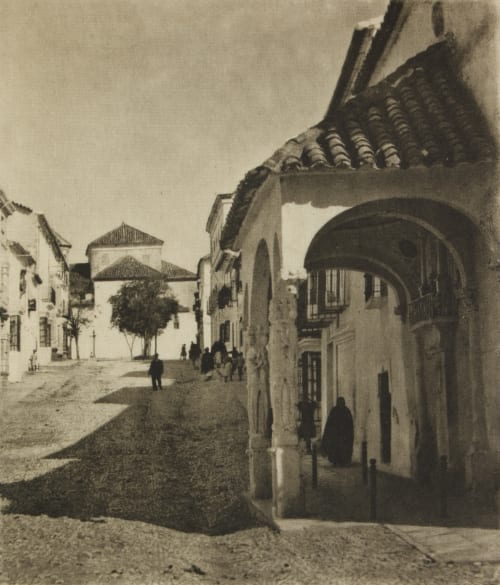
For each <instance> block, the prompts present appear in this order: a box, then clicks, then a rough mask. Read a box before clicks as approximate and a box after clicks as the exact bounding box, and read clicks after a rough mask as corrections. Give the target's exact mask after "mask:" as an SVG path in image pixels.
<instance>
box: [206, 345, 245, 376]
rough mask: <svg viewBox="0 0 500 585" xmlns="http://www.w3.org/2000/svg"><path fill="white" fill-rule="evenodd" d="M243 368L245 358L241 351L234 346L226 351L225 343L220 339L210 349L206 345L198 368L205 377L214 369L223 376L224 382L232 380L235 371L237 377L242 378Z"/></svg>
mask: <svg viewBox="0 0 500 585" xmlns="http://www.w3.org/2000/svg"><path fill="white" fill-rule="evenodd" d="M244 368H245V358H244V357H243V353H242V352H240V351H238V350H237V349H236V347H233V349H232V351H231V352H228V351H227V349H226V344H225V343H224V342H223V341H220V340H219V341H216V342H215V343H214V344H213V345H212V349H211V350H210V349H209V348H208V347H206V348H205V351H204V353H203V355H202V356H201V367H200V370H201V373H202V374H205V375H206V376H207V379H209V378H210V377H211V375H212V372H214V371H215V372H217V374H219V375H220V376H221V378H224V382H228V381H230V380H232V379H233V376H234V374H235V373H236V372H237V373H238V379H239V380H242V379H243V370H244Z"/></svg>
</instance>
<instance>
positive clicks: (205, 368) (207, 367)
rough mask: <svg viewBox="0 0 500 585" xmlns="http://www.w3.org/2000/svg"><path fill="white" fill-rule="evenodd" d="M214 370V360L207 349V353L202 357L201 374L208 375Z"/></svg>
mask: <svg viewBox="0 0 500 585" xmlns="http://www.w3.org/2000/svg"><path fill="white" fill-rule="evenodd" d="M213 369H214V358H213V356H212V354H211V353H210V350H209V349H208V347H206V348H205V353H204V354H203V355H202V356H201V373H202V374H208V373H209V372H211V371H212V370H213Z"/></svg>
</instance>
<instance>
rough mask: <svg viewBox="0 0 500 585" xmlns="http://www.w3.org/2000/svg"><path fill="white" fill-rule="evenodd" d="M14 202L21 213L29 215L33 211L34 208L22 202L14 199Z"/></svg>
mask: <svg viewBox="0 0 500 585" xmlns="http://www.w3.org/2000/svg"><path fill="white" fill-rule="evenodd" d="M12 204H13V205H14V207H15V208H16V210H17V211H20V212H21V213H25V214H27V215H29V214H30V213H33V210H32V209H31V208H29V207H27V206H26V205H22V204H21V203H17V202H16V201H12Z"/></svg>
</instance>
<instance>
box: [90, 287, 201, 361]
mask: <svg viewBox="0 0 500 585" xmlns="http://www.w3.org/2000/svg"><path fill="white" fill-rule="evenodd" d="M122 284H123V283H122V281H109V282H108V281H104V282H99V281H97V282H95V283H94V287H95V309H94V314H95V319H94V321H93V323H92V324H91V325H90V326H89V327H87V331H86V332H84V333H83V334H82V341H81V348H80V349H81V353H80V355H81V357H82V359H83V358H84V357H87V354H89V355H90V351H91V346H92V345H91V344H92V330H95V333H96V339H95V346H96V357H97V358H105V359H111V358H113V359H117V358H129V357H130V352H129V348H128V345H127V342H126V340H125V337H124V335H123V334H122V333H120V332H119V331H118V330H117V329H115V328H113V327H111V305H110V304H109V302H108V299H109V297H110V296H111V295H114V294H116V293H117V292H118V290H119V288H120V287H121V285H122ZM172 284H175V285H179V286H178V287H172V288H173V289H174V292H175V291H176V290H177V289H178V290H179V291H184V294H186V295H187V291H188V289H189V288H190V287H191V288H193V287H195V285H196V283H194V282H189V283H172ZM182 285H185V286H182ZM188 285H189V286H188ZM195 340H196V321H195V318H194V313H193V312H192V310H190V311H189V312H187V313H179V329H175V327H174V324H173V321H170V322H169V323H168V325H167V327H166V329H165V331H164V332H163V334H161V335H160V336H159V337H158V346H157V347H158V353H159V354H160V355H161V357H162V358H163V359H178V358H179V355H180V350H181V345H182V344H183V343H185V344H187V348H189V344H190V343H191V341H195ZM153 348H154V346H153ZM153 348H152V349H153ZM140 353H141V343H140V340H139V339H137V340H136V341H135V343H134V350H133V354H134V355H139V354H140Z"/></svg>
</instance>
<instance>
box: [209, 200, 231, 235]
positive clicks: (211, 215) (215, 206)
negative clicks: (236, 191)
mask: <svg viewBox="0 0 500 585" xmlns="http://www.w3.org/2000/svg"><path fill="white" fill-rule="evenodd" d="M232 197H233V194H232V193H218V194H217V195H216V196H215V199H214V202H213V203H212V207H211V208H210V213H209V214H208V219H207V224H206V226H205V231H206V232H209V233H210V229H211V225H212V222H213V220H214V217H215V215H216V214H217V210H218V209H219V206H220V204H221V201H224V200H226V199H231V198H232Z"/></svg>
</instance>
